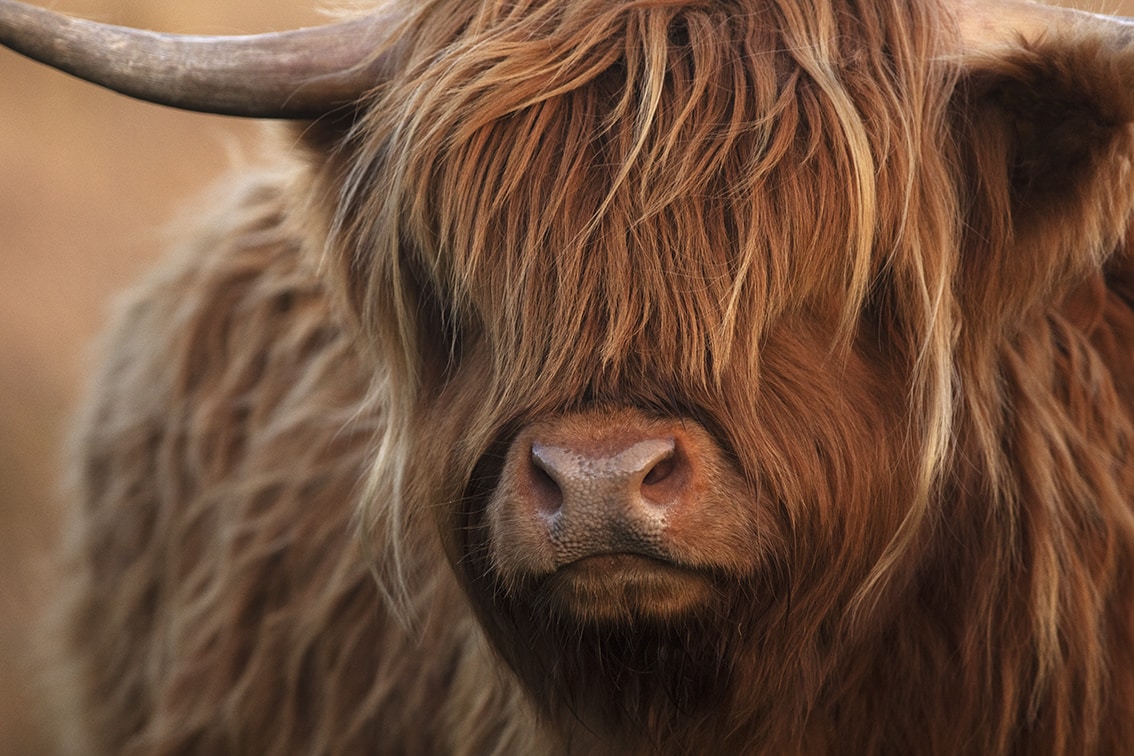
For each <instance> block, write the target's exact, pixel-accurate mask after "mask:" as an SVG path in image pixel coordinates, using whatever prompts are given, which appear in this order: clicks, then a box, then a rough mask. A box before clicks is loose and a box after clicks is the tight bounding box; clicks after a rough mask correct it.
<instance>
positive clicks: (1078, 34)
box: [954, 22, 1134, 333]
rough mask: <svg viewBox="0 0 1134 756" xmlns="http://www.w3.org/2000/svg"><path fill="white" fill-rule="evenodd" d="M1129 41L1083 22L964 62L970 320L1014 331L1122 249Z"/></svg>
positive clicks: (1131, 144) (1130, 150) (961, 92)
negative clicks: (1019, 324) (983, 321)
mask: <svg viewBox="0 0 1134 756" xmlns="http://www.w3.org/2000/svg"><path fill="white" fill-rule="evenodd" d="M1120 37H1122V38H1120ZM1126 37H1129V35H1128V34H1116V33H1115V32H1114V31H1113V30H1112V29H1110V28H1107V27H1106V26H1105V25H1100V24H1094V23H1087V22H1079V23H1074V24H1071V25H1070V26H1069V27H1067V28H1064V29H1062V30H1059V31H1045V32H1044V33H1043V34H1041V35H1039V38H1038V39H1034V40H1031V41H1026V40H1023V39H1017V42H1016V43H1014V44H1013V45H1012V46H1006V47H1004V48H1002V49H1001V50H1000V51H998V52H996V53H995V54H985V55H982V56H980V57H978V58H976V59H969V60H967V61H966V62H965V64H964V67H963V70H962V72H961V79H960V82H959V87H958V94H957V98H956V100H955V103H954V105H955V109H954V118H955V121H954V133H955V134H956V135H957V140H958V144H957V147H958V154H959V164H960V170H961V173H962V177H961V193H962V205H963V208H964V209H963V213H964V217H963V219H962V221H963V223H964V226H965V229H964V230H963V232H962V233H963V236H964V242H963V249H962V259H961V263H960V265H961V270H960V271H959V274H960V276H961V281H960V283H961V291H960V296H961V298H962V301H963V302H964V304H965V305H966V309H967V311H968V315H969V320H974V319H984V320H986V321H987V322H986V323H985V325H987V326H988V327H990V328H998V329H999V330H1000V332H1001V333H1004V332H1005V329H1007V330H1009V331H1010V330H1011V329H1012V328H1013V327H1014V325H1015V324H1018V323H1020V322H1022V321H1023V320H1025V319H1027V318H1029V316H1031V315H1034V314H1035V313H1036V311H1037V310H1038V309H1042V308H1044V307H1050V306H1052V304H1051V303H1058V302H1060V301H1062V300H1063V299H1064V298H1065V297H1066V296H1067V295H1068V294H1069V293H1070V292H1071V291H1072V290H1073V289H1074V288H1075V287H1077V286H1078V285H1080V284H1081V283H1082V282H1083V281H1084V280H1086V279H1087V278H1090V277H1092V276H1094V275H1096V274H1098V273H1099V272H1100V271H1102V269H1103V268H1104V266H1107V265H1108V260H1110V258H1111V257H1113V256H1114V255H1115V253H1116V250H1117V249H1118V248H1119V247H1120V246H1122V243H1123V238H1124V236H1125V233H1126V228H1127V223H1128V220H1129V217H1130V213H1131V210H1132V208H1134V176H1131V161H1132V159H1134V129H1132V123H1134V45H1131V44H1130V43H1129V41H1128V39H1127V38H1126Z"/></svg>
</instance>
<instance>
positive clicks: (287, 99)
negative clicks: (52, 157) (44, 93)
mask: <svg viewBox="0 0 1134 756" xmlns="http://www.w3.org/2000/svg"><path fill="white" fill-rule="evenodd" d="M390 22H391V19H384V18H381V17H374V16H370V17H363V18H358V19H353V20H348V21H342V22H338V23H333V24H328V25H326V26H320V27H313V28H310V29H300V30H296V31H289V32H279V33H270V34H259V35H252V36H243V37H205V36H192V35H177V34H161V33H156V32H148V31H141V30H138V29H131V28H126V27H119V26H112V25H109V24H102V23H97V22H94V21H87V20H84V19H79V18H74V17H71V16H67V15H65V14H61V13H57V12H55V11H51V10H47V9H44V8H39V7H36V6H32V5H28V4H26V3H22V2H17V0H0V44H3V45H5V46H7V47H9V48H11V49H12V50H14V51H15V52H18V53H20V54H23V55H26V56H27V57H30V58H32V59H34V60H37V61H39V62H41V63H44V64H46V65H48V66H51V67H53V68H57V69H59V70H62V71H65V72H67V73H70V74H72V75H74V76H77V77H79V78H81V79H84V80H86V81H90V82H92V83H94V84H98V85H100V86H103V87H106V88H108V89H111V90H114V91H116V92H119V93H121V94H125V95H128V96H130V97H134V98H137V99H141V100H145V101H148V102H154V103H158V104H162V105H168V106H170V107H175V108H181V109H184V110H193V111H199V112H206V113H216V114H221V115H233V116H241V117H250V118H284V119H308V118H317V117H319V116H321V115H325V114H327V113H329V112H332V111H334V110H337V109H340V108H343V107H345V106H348V105H350V104H351V103H353V102H355V101H357V100H358V99H359V98H360V97H362V96H363V95H364V94H365V93H366V92H367V91H369V90H370V89H372V88H374V87H375V86H378V85H379V84H380V83H381V82H382V80H383V79H384V78H386V77H388V74H389V69H390V66H391V64H392V61H391V60H390V55H391V54H382V55H376V54H375V51H376V50H378V49H379V48H380V47H383V46H385V45H386V43H387V42H388V36H387V35H388V32H386V31H384V29H386V28H390V27H391V26H394V24H392V23H390ZM390 48H391V49H392V48H393V46H392V45H391V46H390Z"/></svg>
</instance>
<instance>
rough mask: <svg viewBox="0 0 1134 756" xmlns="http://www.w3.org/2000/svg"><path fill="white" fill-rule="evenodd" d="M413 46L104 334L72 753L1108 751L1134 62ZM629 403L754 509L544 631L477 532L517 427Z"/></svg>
mask: <svg viewBox="0 0 1134 756" xmlns="http://www.w3.org/2000/svg"><path fill="white" fill-rule="evenodd" d="M404 27H405V28H404V37H405V38H407V39H408V40H409V41H408V42H407V43H405V45H404V48H403V49H404V50H406V51H407V52H406V59H405V61H404V67H403V69H402V71H401V73H400V74H398V75H397V77H396V78H395V79H394V80H392V81H391V82H389V83H388V84H387V85H384V86H382V87H380V88H379V89H377V90H376V91H374V92H373V93H372V95H371V96H370V98H369V100H368V101H367V102H365V103H363V106H362V107H361V108H360V109H359V111H358V113H357V114H356V116H355V117H353V118H350V119H347V120H346V121H345V122H338V123H322V124H316V125H313V126H310V127H307V128H306V129H305V132H304V141H305V144H306V145H307V147H308V159H307V160H306V161H305V163H304V164H303V165H301V166H298V167H296V168H295V169H294V170H293V171H291V172H289V173H286V174H265V175H262V176H256V177H252V178H248V179H245V180H243V181H242V182H241V183H240V185H239V186H238V188H237V190H236V192H235V194H233V195H231V196H230V197H228V198H227V199H225V200H222V201H220V202H218V203H217V204H218V206H220V207H222V208H223V211H222V212H220V213H218V214H216V215H215V216H214V217H210V218H209V219H208V222H207V223H206V224H205V225H204V229H205V230H203V231H202V232H201V233H200V234H199V235H198V236H197V238H196V240H195V241H194V242H193V243H192V245H190V246H189V247H188V248H187V249H186V250H184V251H183V253H182V254H181V255H180V256H179V257H178V258H177V261H176V262H175V263H172V264H171V265H170V266H169V267H168V268H167V270H166V271H165V272H164V273H163V275H162V276H160V277H159V278H157V279H155V280H154V281H153V282H151V283H150V284H149V285H148V287H146V288H145V289H144V291H143V292H142V293H141V294H140V295H138V296H137V297H136V298H135V299H134V300H133V302H132V303H130V304H129V306H128V307H127V308H126V309H125V311H124V314H123V316H122V317H121V319H120V324H119V326H118V328H117V329H116V333H115V336H114V337H113V339H112V341H111V344H110V346H109V348H108V352H107V353H108V358H107V361H106V364H105V367H104V369H103V372H102V374H101V376H100V377H99V379H98V381H97V383H96V392H95V398H94V400H93V401H92V402H91V404H90V406H89V408H88V411H87V413H86V416H85V419H84V421H83V423H82V426H81V428H82V430H81V433H80V436H79V443H78V445H77V452H76V473H77V491H78V497H77V500H78V501H79V502H80V506H79V509H78V511H77V513H76V527H75V529H74V533H73V538H72V539H71V543H70V546H69V565H70V567H71V570H70V575H71V576H72V577H71V589H70V592H69V596H70V601H69V603H68V605H67V607H66V609H65V611H64V612H63V616H64V620H63V623H64V625H63V626H64V628H65V629H64V636H65V640H66V642H67V646H68V652H67V660H68V661H67V665H66V666H64V668H63V669H62V670H61V672H62V673H63V674H62V675H61V677H62V679H65V680H66V681H67V682H68V683H69V685H70V689H71V691H72V695H71V697H70V698H69V699H68V702H69V707H70V713H71V716H72V721H74V722H75V723H77V724H76V728H77V729H76V730H75V731H74V732H73V733H71V737H72V739H73V743H74V744H78V746H77V748H78V750H81V751H83V752H88V753H89V752H94V751H104V752H107V753H168V752H201V753H218V752H232V753H268V752H275V753H360V752H377V753H438V752H450V753H470V754H482V753H492V752H499V753H545V752H566V753H634V752H638V753H648V752H663V753H697V752H703V753H740V752H744V753H754V752H756V753H769V754H790V753H832V752H839V753H855V754H872V753H877V754H892V753H918V754H959V753H972V754H1012V753H1016V754H1023V753H1027V754H1038V753H1051V754H1086V753H1121V752H1124V751H1126V750H1128V749H1129V747H1130V744H1131V743H1134V464H1132V463H1131V454H1132V451H1134V252H1132V250H1131V247H1129V246H1128V245H1126V244H1125V243H1124V241H1123V240H1124V238H1125V233H1126V228H1127V220H1128V216H1129V214H1130V211H1131V207H1132V203H1134V191H1132V189H1134V186H1132V185H1131V181H1130V178H1131V177H1130V175H1129V169H1130V164H1131V159H1132V158H1134V138H1132V133H1131V123H1132V121H1134V50H1130V49H1125V48H1118V47H1116V46H1115V45H1114V44H1112V43H1105V42H1103V41H1101V40H1100V39H1098V38H1097V37H1096V36H1095V35H1094V34H1093V32H1092V31H1091V30H1090V29H1087V28H1081V29H1066V30H1059V31H1052V32H1051V33H1050V34H1049V35H1048V37H1047V38H1046V39H1043V40H1040V41H1037V42H1034V43H1029V44H1027V45H1024V44H1022V43H1021V46H1020V48H1019V49H1018V50H1015V51H1011V52H1006V53H1005V54H1004V55H1003V56H1002V57H999V58H996V59H992V58H988V59H981V60H972V59H966V58H964V57H963V56H961V55H959V53H958V48H957V41H956V39H955V33H954V28H955V27H954V25H953V19H952V18H951V16H950V12H949V10H948V8H942V7H939V5H938V3H937V2H933V1H932V0H921V1H917V2H909V1H908V0H730V1H729V2H709V1H708V0H702V1H697V0H637V1H636V2H627V1H625V0H577V1H575V2H569V3H568V2H559V1H558V0H512V1H510V2H503V1H501V2H484V3H473V2H468V1H467V0H430V1H429V2H422V3H417V4H415V5H414V9H413V10H412V12H410V14H409V16H408V17H407V18H406V21H405V23H404ZM628 415H629V416H639V415H641V416H644V417H650V418H671V419H672V418H676V419H679V420H683V421H685V422H688V423H689V424H690V425H691V426H695V427H698V428H704V429H707V435H706V437H707V438H712V439H713V443H715V444H716V445H717V449H718V451H717V454H718V456H719V457H720V458H721V459H723V460H726V462H725V463H724V464H725V465H726V466H727V467H728V468H729V469H728V474H729V475H731V476H732V478H735V480H736V481H738V482H737V483H735V487H734V489H730V490H736V491H739V492H741V494H742V495H738V496H734V497H732V501H734V502H736V503H738V504H739V505H740V506H741V511H747V512H750V513H751V522H752V523H758V524H759V527H754V528H753V533H754V534H755V535H753V536H752V537H750V538H749V537H747V536H745V539H742V540H740V541H739V542H737V541H736V540H735V539H734V540H733V541H723V540H722V541H720V542H718V541H716V540H712V539H703V540H702V541H701V542H699V543H698V544H697V545H698V547H699V551H698V552H697V557H696V560H691V563H690V564H687V565H685V566H688V567H695V568H696V569H697V570H698V572H699V574H701V575H703V576H705V579H707V580H709V581H711V585H712V586H713V591H712V593H711V596H709V597H708V598H698V599H697V601H696V602H694V603H695V605H694V607H693V608H692V609H690V608H688V607H686V608H683V609H682V610H680V611H676V610H675V611H673V612H669V613H667V612H660V613H659V614H660V616H653V615H651V616H638V615H630V614H626V615H625V616H623V617H622V618H621V619H617V618H616V619H614V620H611V619H609V617H608V618H606V619H596V618H594V617H586V616H575V615H573V614H571V613H570V612H564V611H562V610H561V607H560V608H557V607H556V605H555V604H554V602H551V603H549V602H548V600H547V594H546V592H545V589H544V587H542V586H541V585H538V584H537V585H528V584H526V583H525V581H524V580H522V579H515V580H512V579H505V577H504V576H503V575H502V572H501V569H500V564H499V562H500V560H502V559H503V558H505V557H509V556H512V555H509V554H504V556H503V557H502V556H500V550H501V548H504V550H505V551H507V547H506V546H505V547H501V545H500V543H499V542H498V541H499V536H498V534H495V533H494V532H493V531H492V528H490V527H489V523H488V522H487V521H486V520H487V519H488V518H487V515H486V509H488V508H489V507H490V506H492V501H493V495H494V493H493V492H494V491H495V490H496V488H497V484H498V483H499V481H500V477H501V474H502V465H503V459H504V457H505V450H506V449H507V448H508V445H509V444H510V442H511V441H512V439H513V438H515V437H517V434H518V433H520V431H521V429H522V428H525V427H528V426H530V425H531V424H532V423H538V422H542V421H545V420H546V419H548V418H573V422H579V423H583V422H592V421H595V422H601V421H602V418H603V417H608V416H609V417H625V416H628ZM596 418H597V420H596ZM729 516H730V517H731V516H733V515H729ZM741 532H744V531H743V530H742V531H741ZM494 539H496V540H494ZM519 556H522V555H519ZM692 562H695V563H692ZM372 573H373V574H372ZM375 578H376V579H375ZM686 603H689V602H686ZM615 615H617V612H615Z"/></svg>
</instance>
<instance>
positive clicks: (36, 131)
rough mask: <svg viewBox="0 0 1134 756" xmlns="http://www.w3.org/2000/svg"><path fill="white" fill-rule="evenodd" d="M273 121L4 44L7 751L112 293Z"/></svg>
mask: <svg viewBox="0 0 1134 756" xmlns="http://www.w3.org/2000/svg"><path fill="white" fill-rule="evenodd" d="M315 1H316V0H276V1H275V2H271V3H248V2H240V1H239V0H50V2H48V0H35V2H37V4H41V5H50V6H51V7H53V8H55V9H58V10H62V11H65V12H68V13H73V14H76V15H81V16H84V17H87V18H93V19H97V20H100V21H106V22H110V23H116V24H122V25H128V26H136V27H143V28H149V29H155V30H161V31H175V32H188V33H201V34H229V33H252V32H259V31H275V30H282V29H287V28H294V27H297V26H304V25H311V24H314V23H318V22H319V20H320V16H319V15H318V13H317V9H316V7H315ZM1071 4H1076V5H1079V6H1081V7H1089V8H1090V9H1092V10H1096V11H1105V12H1112V13H1118V12H1123V11H1124V12H1125V13H1126V14H1128V15H1134V0H1100V1H1099V2H1093V3H1092V2H1090V0H1081V1H1080V2H1075V3H1071ZM262 128H263V126H262V125H259V124H254V123H245V122H241V121H238V120H235V119H226V118H219V117H211V116H202V115H195V114H189V113H180V112H177V111H173V110H169V109H165V108H161V107H157V106H153V105H146V104H142V103H137V102H134V101H132V100H129V99H126V98H124V97H120V96H117V95H113V94H110V93H108V92H105V91H103V90H101V89H98V88H96V87H93V86H91V85H87V84H82V83H80V82H77V81H76V80H74V79H71V78H69V77H67V76H64V75H62V74H59V73H56V72H53V71H49V70H48V69H46V68H44V67H42V66H39V65H36V64H33V63H31V62H29V61H27V60H25V59H23V58H20V57H18V56H16V55H14V54H12V53H10V52H8V51H6V50H0V756H7V755H8V754H37V753H44V752H46V745H45V740H44V738H43V736H42V733H43V731H44V730H45V728H49V727H50V725H49V724H47V723H45V722H44V721H43V717H42V714H43V712H42V711H41V707H40V706H39V705H38V704H37V703H36V698H35V695H34V683H33V676H32V674H31V670H30V661H29V654H28V637H29V632H30V619H31V617H32V616H33V615H34V613H35V611H36V609H37V608H38V607H40V606H42V605H43V603H44V599H45V594H46V593H47V591H48V588H47V586H46V584H45V582H44V581H43V579H42V577H41V575H40V569H41V563H42V560H43V558H44V554H45V552H46V550H47V548H48V546H49V545H50V544H51V543H52V541H53V539H54V538H55V536H56V532H57V528H58V525H59V522H58V520H59V518H58V516H57V508H58V507H57V500H58V497H57V495H56V486H57V470H58V469H59V459H60V456H61V452H60V440H61V438H62V437H63V435H64V428H65V424H66V419H67V417H68V413H69V412H70V411H71V408H72V407H73V405H74V403H75V401H76V398H77V396H78V394H79V391H80V389H81V387H82V385H83V381H84V375H85V374H86V372H87V369H88V367H89V365H90V363H91V354H90V342H91V338H92V336H93V335H94V334H95V333H97V332H98V330H99V328H100V325H101V324H102V323H103V321H104V319H105V315H106V312H107V308H108V304H109V302H110V300H111V299H112V297H113V295H114V293H115V292H117V291H119V290H121V289H122V288H123V287H124V286H126V285H127V284H128V283H129V282H131V281H132V280H135V279H136V278H137V277H138V276H139V275H140V273H141V272H142V271H144V270H145V269H147V268H148V267H150V266H151V265H152V264H153V263H154V261H155V260H157V259H158V258H159V256H160V252H161V249H160V238H161V230H162V227H163V223H164V222H166V221H167V220H168V219H170V218H171V216H173V215H174V214H175V213H176V212H177V209H178V207H179V206H180V205H181V203H183V202H184V200H185V199H186V198H190V197H192V196H193V195H194V194H195V193H198V192H199V191H200V190H201V189H203V188H204V187H205V186H207V184H208V183H209V182H210V181H211V180H213V179H214V178H215V177H217V176H218V175H220V174H221V173H222V172H223V171H224V170H225V168H226V167H227V166H229V165H231V164H232V163H233V159H234V156H240V155H244V156H249V157H252V158H254V157H255V156H256V150H255V144H256V143H257V140H258V138H259V137H260V135H261V130H262Z"/></svg>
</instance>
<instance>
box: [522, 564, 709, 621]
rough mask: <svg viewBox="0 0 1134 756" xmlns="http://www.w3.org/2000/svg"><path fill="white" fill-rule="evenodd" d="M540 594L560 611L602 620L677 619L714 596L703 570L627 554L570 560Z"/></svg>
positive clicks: (580, 617) (703, 604)
mask: <svg viewBox="0 0 1134 756" xmlns="http://www.w3.org/2000/svg"><path fill="white" fill-rule="evenodd" d="M539 593H540V594H541V598H542V599H543V601H545V602H546V603H547V605H548V608H550V609H552V610H553V611H555V612H556V613H559V614H565V615H569V616H571V617H572V618H574V619H576V620H582V621H585V622H600V623H601V622H610V621H623V622H624V621H627V620H631V621H633V620H666V619H674V618H677V617H679V616H681V615H685V614H688V613H689V612H692V611H695V610H697V609H698V608H702V607H704V606H705V605H706V604H708V603H709V602H711V601H712V600H713V599H714V597H715V596H716V590H715V589H714V586H713V583H712V581H711V580H710V578H709V576H708V575H707V574H705V573H704V572H701V571H698V570H695V569H691V568H687V567H682V566H679V565H675V564H673V563H671V562H665V561H662V560H659V559H655V558H652V557H648V556H641V555H638V554H628V553H611V554H596V555H591V556H587V557H584V558H582V559H578V560H576V561H573V562H571V563H569V564H566V565H564V566H562V567H560V568H559V569H558V570H556V571H555V572H554V573H553V574H551V575H550V576H549V577H548V578H547V579H546V581H545V582H544V583H543V585H542V586H541V589H540V591H539ZM541 603H543V602H542V601H541Z"/></svg>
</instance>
